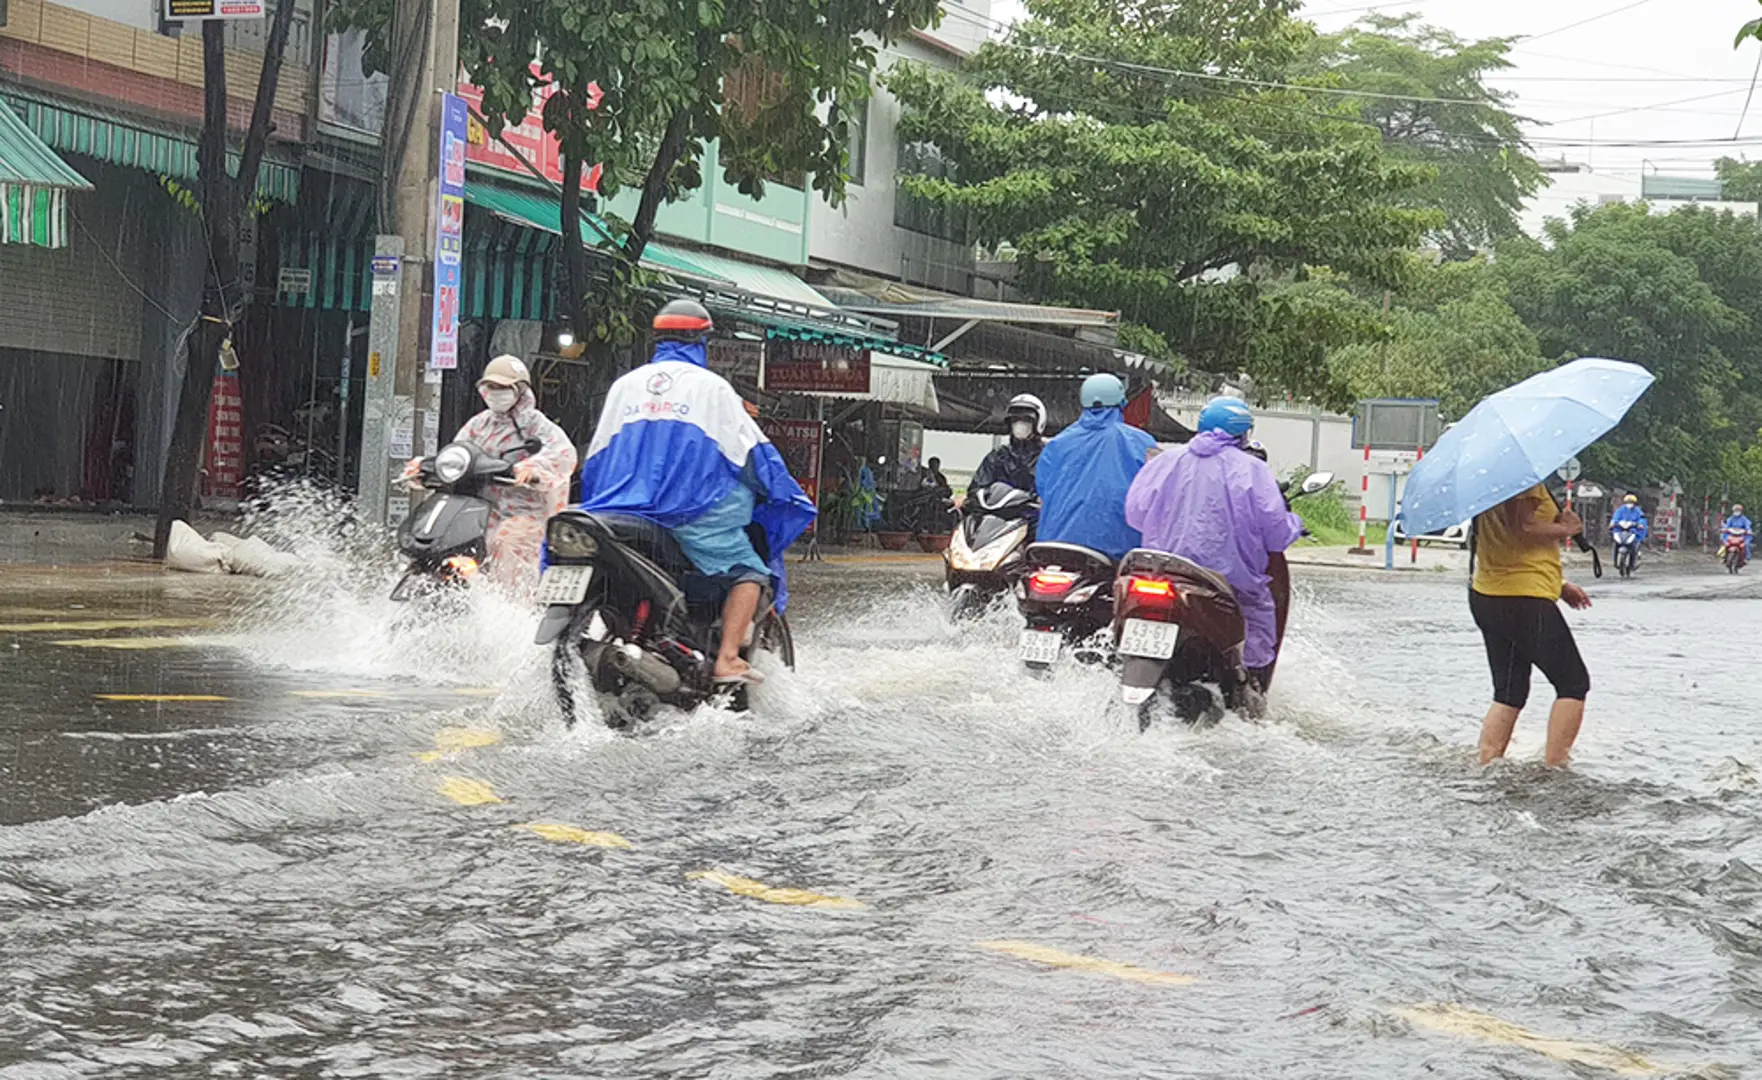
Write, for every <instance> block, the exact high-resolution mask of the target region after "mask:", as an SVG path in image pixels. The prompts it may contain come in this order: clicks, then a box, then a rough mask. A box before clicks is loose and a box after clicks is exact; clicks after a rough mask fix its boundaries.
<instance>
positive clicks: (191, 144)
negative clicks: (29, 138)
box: [0, 89, 300, 203]
mask: <svg viewBox="0 0 1762 1080" xmlns="http://www.w3.org/2000/svg"><path fill="white" fill-rule="evenodd" d="M0 100H4V101H5V103H6V104H7V105H10V106H11V109H9V110H7V111H9V112H14V113H16V114H17V115H18V116H19V117H20V118H22V119H23V120H24V123H25V126H26V127H28V128H29V129H30V130H31V131H32V132H34V133H35V134H36V136H37V137H38V138H39V139H41V140H42V141H43V142H45V143H47V144H48V145H49V146H51V147H53V148H54V149H56V150H60V151H62V152H64V153H69V154H84V155H86V156H87V157H94V158H97V159H98V160H99V161H108V162H110V163H112V164H114V165H124V166H127V167H129V168H135V169H145V170H146V171H147V172H151V173H158V174H160V175H163V176H169V177H171V178H172V179H174V180H187V181H190V182H192V183H193V182H194V181H195V180H196V138H197V133H196V132H195V131H193V130H190V129H184V128H178V127H174V126H172V125H169V124H158V123H155V122H153V121H148V120H142V119H139V118H137V117H133V116H124V115H122V114H120V113H112V112H109V111H107V110H104V109H101V108H99V107H98V106H95V105H86V104H84V103H80V104H74V103H73V102H62V101H59V100H50V99H47V98H44V99H39V98H36V97H32V96H29V95H26V94H23V93H20V92H18V91H16V90H11V89H9V90H8V91H7V92H6V93H5V94H4V95H3V96H0ZM227 161H228V162H229V164H230V165H231V167H232V168H234V169H237V168H238V164H239V156H238V155H237V154H236V153H228V155H227ZM257 193H258V194H259V195H262V196H264V197H266V198H270V199H276V200H278V201H281V202H286V203H291V202H293V201H294V199H295V198H296V197H297V196H298V195H299V193H300V167H299V165H298V164H297V163H287V162H280V161H273V160H271V159H270V158H268V157H267V156H266V157H265V158H264V159H263V165H262V167H261V169H260V170H259V172H258V174H257Z"/></svg>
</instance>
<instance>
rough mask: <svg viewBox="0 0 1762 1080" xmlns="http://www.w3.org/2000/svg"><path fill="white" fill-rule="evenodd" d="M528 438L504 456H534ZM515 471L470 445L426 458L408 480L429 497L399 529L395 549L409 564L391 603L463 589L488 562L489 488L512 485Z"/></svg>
mask: <svg viewBox="0 0 1762 1080" xmlns="http://www.w3.org/2000/svg"><path fill="white" fill-rule="evenodd" d="M542 445H543V444H541V443H540V442H539V441H538V440H537V439H528V440H526V444H525V445H524V446H522V447H521V448H520V449H518V450H511V451H509V453H522V452H523V453H526V454H529V455H530V454H534V453H537V452H538V451H539V450H540V449H542ZM513 473H514V466H513V464H512V463H510V462H509V461H508V460H507V459H506V458H505V457H496V456H493V455H491V454H486V453H484V452H483V451H482V450H480V449H478V447H477V446H475V445H474V444H472V443H468V442H455V443H448V444H447V445H445V446H443V447H441V448H440V451H439V452H438V453H436V454H434V455H433V456H432V457H425V458H423V459H422V463H421V464H420V465H419V466H418V467H417V471H416V474H415V475H414V476H413V477H411V478H410V480H409V481H408V482H409V483H411V484H414V485H415V486H417V487H420V488H423V489H425V490H427V491H429V492H432V494H430V495H429V496H428V498H426V499H423V500H422V501H421V502H419V503H417V504H416V506H415V507H414V508H413V509H412V510H411V511H410V515H409V516H408V517H406V518H405V519H404V523H403V524H402V525H400V526H398V550H399V551H401V552H403V553H404V555H406V556H407V557H408V558H409V559H410V567H409V569H408V570H406V571H405V572H404V576H403V578H402V579H401V580H399V582H398V584H397V587H396V588H394V589H392V599H393V600H408V599H411V598H412V597H415V596H419V595H423V594H425V593H429V592H433V591H436V590H438V589H445V588H451V587H454V586H459V585H464V584H466V583H468V582H469V581H470V580H471V579H472V578H474V577H476V576H477V575H478V573H479V572H480V571H482V570H483V568H484V566H485V564H486V563H487V561H488V559H489V514H490V504H489V500H488V499H486V498H484V491H485V490H486V489H487V488H488V487H489V485H491V484H512V483H514V482H515V481H514V476H513Z"/></svg>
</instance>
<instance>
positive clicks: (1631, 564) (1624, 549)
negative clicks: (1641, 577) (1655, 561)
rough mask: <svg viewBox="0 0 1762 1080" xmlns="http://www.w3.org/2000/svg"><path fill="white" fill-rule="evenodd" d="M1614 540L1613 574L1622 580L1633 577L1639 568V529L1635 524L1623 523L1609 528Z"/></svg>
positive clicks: (1631, 522)
mask: <svg viewBox="0 0 1762 1080" xmlns="http://www.w3.org/2000/svg"><path fill="white" fill-rule="evenodd" d="M1610 532H1611V533H1613V534H1614V540H1615V572H1616V573H1618V574H1620V575H1621V576H1622V577H1624V578H1630V577H1633V576H1634V571H1635V570H1638V569H1639V567H1640V527H1639V524H1638V523H1637V522H1633V521H1624V522H1621V523H1620V524H1617V525H1614V526H1611V527H1610Z"/></svg>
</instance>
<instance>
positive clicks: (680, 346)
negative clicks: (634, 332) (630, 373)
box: [649, 341, 710, 368]
mask: <svg viewBox="0 0 1762 1080" xmlns="http://www.w3.org/2000/svg"><path fill="white" fill-rule="evenodd" d="M667 360H679V361H683V362H684V363H687V364H696V365H697V366H698V367H701V368H707V367H709V366H710V353H709V349H708V348H706V347H705V345H704V343H703V342H701V341H695V342H686V341H657V342H655V355H654V356H653V357H651V358H650V359H649V363H651V364H659V363H662V362H664V361H667Z"/></svg>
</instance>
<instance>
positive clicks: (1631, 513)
mask: <svg viewBox="0 0 1762 1080" xmlns="http://www.w3.org/2000/svg"><path fill="white" fill-rule="evenodd" d="M1628 524H1631V525H1633V526H1634V531H1635V532H1636V533H1638V534H1639V538H1640V542H1641V543H1644V542H1645V540H1646V528H1647V526H1646V511H1645V510H1644V509H1643V508H1641V506H1640V497H1639V496H1638V495H1635V494H1633V493H1632V492H1629V493H1628V494H1627V496H1626V497H1625V498H1623V499H1622V500H1621V505H1620V506H1618V507H1616V508H1615V513H1614V514H1612V515H1611V516H1610V518H1609V528H1610V529H1616V528H1619V527H1620V526H1622V525H1628Z"/></svg>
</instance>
